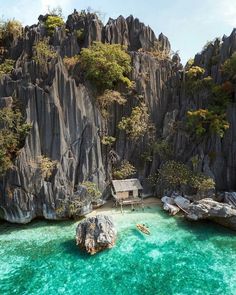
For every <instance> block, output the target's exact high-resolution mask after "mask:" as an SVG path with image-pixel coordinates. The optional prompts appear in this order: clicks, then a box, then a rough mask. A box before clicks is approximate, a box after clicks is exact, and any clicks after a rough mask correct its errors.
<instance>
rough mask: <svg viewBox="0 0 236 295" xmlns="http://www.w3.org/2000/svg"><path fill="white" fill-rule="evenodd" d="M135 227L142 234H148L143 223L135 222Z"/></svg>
mask: <svg viewBox="0 0 236 295" xmlns="http://www.w3.org/2000/svg"><path fill="white" fill-rule="evenodd" d="M136 227H137V228H138V229H139V230H140V231H141V232H142V233H144V234H146V235H150V231H149V229H148V228H147V227H146V226H145V225H144V224H136Z"/></svg>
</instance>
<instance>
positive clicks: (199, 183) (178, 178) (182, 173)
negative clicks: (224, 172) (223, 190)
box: [157, 161, 215, 193]
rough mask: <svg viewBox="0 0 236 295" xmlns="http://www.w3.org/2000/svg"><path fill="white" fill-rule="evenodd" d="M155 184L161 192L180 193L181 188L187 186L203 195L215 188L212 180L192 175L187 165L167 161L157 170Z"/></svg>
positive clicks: (196, 174) (200, 174)
mask: <svg viewBox="0 0 236 295" xmlns="http://www.w3.org/2000/svg"><path fill="white" fill-rule="evenodd" d="M157 184H158V185H160V186H161V188H162V189H163V190H173V191H175V190H177V191H181V190H182V189H183V187H186V186H189V187H191V188H193V189H196V190H197V192H198V193H205V192H207V191H209V190H212V189H214V188H215V182H214V180H213V179H212V178H210V177H208V176H206V175H204V174H202V173H194V172H193V171H192V170H191V169H190V168H189V167H188V166H187V165H185V164H184V163H181V162H176V161H167V162H165V163H164V164H163V165H162V166H161V168H160V169H159V170H158V175H157Z"/></svg>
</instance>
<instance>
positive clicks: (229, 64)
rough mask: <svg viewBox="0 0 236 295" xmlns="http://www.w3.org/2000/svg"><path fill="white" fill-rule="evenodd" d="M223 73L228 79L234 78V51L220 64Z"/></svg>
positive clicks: (235, 58) (235, 74)
mask: <svg viewBox="0 0 236 295" xmlns="http://www.w3.org/2000/svg"><path fill="white" fill-rule="evenodd" d="M222 70H223V73H224V74H225V75H226V76H227V78H228V79H235V76H236V52H234V53H233V54H232V56H231V57H230V58H229V59H227V60H226V61H225V62H224V64H223V66H222Z"/></svg>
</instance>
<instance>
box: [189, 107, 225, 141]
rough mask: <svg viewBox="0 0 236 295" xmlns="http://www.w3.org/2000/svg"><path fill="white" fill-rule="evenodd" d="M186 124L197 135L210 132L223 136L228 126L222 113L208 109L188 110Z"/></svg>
mask: <svg viewBox="0 0 236 295" xmlns="http://www.w3.org/2000/svg"><path fill="white" fill-rule="evenodd" d="M187 125H188V127H189V128H190V130H193V131H194V132H195V134H196V135H197V136H203V135H206V134H207V133H208V132H210V133H215V134H217V135H219V136H220V137H223V136H224V133H225V131H226V130H227V129H228V128H229V123H228V122H227V121H226V115H225V114H224V113H223V114H217V113H215V112H213V111H210V110H208V109H199V110H196V111H188V112H187Z"/></svg>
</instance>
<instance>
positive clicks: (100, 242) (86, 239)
mask: <svg viewBox="0 0 236 295" xmlns="http://www.w3.org/2000/svg"><path fill="white" fill-rule="evenodd" d="M115 240H116V230H115V227H114V224H113V222H112V220H111V218H110V217H108V216H103V215H97V216H95V217H89V218H86V219H85V220H84V221H82V222H81V223H79V225H78V226H77V229H76V245H78V246H79V247H80V248H81V249H84V250H86V251H87V253H89V254H91V255H93V254H95V253H97V252H99V251H101V250H104V249H107V248H112V247H113V246H114V244H115Z"/></svg>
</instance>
